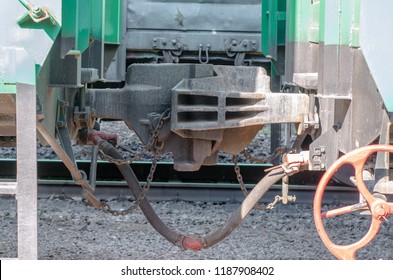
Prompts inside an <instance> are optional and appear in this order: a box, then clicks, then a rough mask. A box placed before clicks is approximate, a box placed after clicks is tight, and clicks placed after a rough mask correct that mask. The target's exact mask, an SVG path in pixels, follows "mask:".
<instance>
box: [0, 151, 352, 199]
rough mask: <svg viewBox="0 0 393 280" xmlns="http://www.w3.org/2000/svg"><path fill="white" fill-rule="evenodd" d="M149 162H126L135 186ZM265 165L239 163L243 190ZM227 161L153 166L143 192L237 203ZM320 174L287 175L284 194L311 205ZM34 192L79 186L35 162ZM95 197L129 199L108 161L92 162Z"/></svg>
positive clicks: (345, 191)
mask: <svg viewBox="0 0 393 280" xmlns="http://www.w3.org/2000/svg"><path fill="white" fill-rule="evenodd" d="M150 165H151V163H150V162H134V163H133V164H132V165H131V166H132V168H133V170H134V172H135V173H136V175H137V178H138V180H139V181H140V183H141V184H144V183H145V180H146V176H147V175H148V173H149V168H150ZM269 167H271V166H270V165H261V164H241V165H240V168H241V171H242V174H243V177H244V182H245V185H246V187H247V189H249V190H252V188H253V187H254V186H255V184H256V183H257V182H258V181H259V180H260V179H261V178H262V177H263V176H264V174H265V173H264V170H265V169H267V168H269ZM78 168H79V169H81V170H84V171H85V172H86V173H87V174H88V173H89V169H90V162H89V161H78ZM233 168H234V166H233V164H224V163H222V164H218V165H216V166H206V167H202V168H201V170H200V171H198V172H177V171H175V170H173V164H172V163H168V162H161V163H159V164H158V167H157V171H156V174H155V176H154V181H153V183H152V187H151V189H150V191H149V193H148V197H149V199H150V200H155V201H159V200H186V201H206V202H208V201H209V202H210V201H216V202H220V201H221V202H236V203H239V202H242V201H243V200H244V196H243V194H242V192H241V191H240V187H239V184H238V182H237V179H236V174H235V172H234V170H233ZM15 170H16V163H15V160H14V159H0V181H1V180H9V179H10V178H13V177H15ZM321 176H322V172H301V173H298V174H295V175H294V176H291V177H290V188H289V192H290V194H291V195H295V196H296V197H297V200H296V202H297V203H306V204H311V203H312V200H313V197H314V191H315V189H316V185H317V183H318V181H319V178H320V177H321ZM38 184H39V193H38V194H39V196H46V195H50V194H66V195H70V196H81V195H82V193H83V192H82V190H81V188H80V187H79V186H77V185H76V184H75V183H74V181H73V180H72V179H71V175H70V173H69V171H68V170H67V168H66V167H65V166H64V164H63V163H62V162H61V161H59V160H38ZM94 194H95V195H96V196H97V197H98V198H100V199H107V198H109V197H117V196H119V195H120V196H124V197H129V196H130V193H129V191H128V188H127V184H126V183H125V181H124V179H123V177H122V176H121V174H120V173H119V172H118V170H117V168H116V166H115V165H114V164H111V163H108V162H105V161H99V162H98V165H97V189H96V191H95V193H94ZM279 194H281V185H280V184H276V185H274V186H273V187H272V188H271V189H270V190H269V191H268V192H267V193H266V195H265V196H264V197H263V198H262V201H261V202H264V203H269V202H271V201H273V200H274V197H275V196H276V195H279ZM357 200H358V193H357V191H356V188H354V187H348V186H342V185H331V186H329V187H328V188H327V191H326V195H325V197H324V202H326V203H338V202H339V203H353V202H356V201H357Z"/></svg>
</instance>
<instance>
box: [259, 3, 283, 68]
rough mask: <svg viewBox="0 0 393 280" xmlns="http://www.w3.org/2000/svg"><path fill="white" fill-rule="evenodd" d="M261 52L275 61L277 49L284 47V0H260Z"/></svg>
mask: <svg viewBox="0 0 393 280" xmlns="http://www.w3.org/2000/svg"><path fill="white" fill-rule="evenodd" d="M261 20H262V44H261V46H262V52H263V54H264V55H265V56H270V57H272V58H273V59H275V60H277V47H278V46H283V45H285V25H286V0H262V18H261Z"/></svg>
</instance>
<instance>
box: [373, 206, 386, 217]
mask: <svg viewBox="0 0 393 280" xmlns="http://www.w3.org/2000/svg"><path fill="white" fill-rule="evenodd" d="M374 211H375V214H376V215H377V216H379V217H385V216H386V214H387V212H386V209H385V208H384V207H383V205H377V206H376V207H375V208H374Z"/></svg>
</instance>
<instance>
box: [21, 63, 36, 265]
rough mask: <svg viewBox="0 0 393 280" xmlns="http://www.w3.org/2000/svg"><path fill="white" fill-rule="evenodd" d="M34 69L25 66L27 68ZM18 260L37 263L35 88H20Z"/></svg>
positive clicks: (30, 86) (27, 86) (32, 86)
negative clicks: (35, 261)
mask: <svg viewBox="0 0 393 280" xmlns="http://www.w3.org/2000/svg"><path fill="white" fill-rule="evenodd" d="M29 66H30V67H34V65H26V67H29ZM16 91H17V92H16V111H17V118H16V127H17V133H16V134H17V135H16V139H17V155H16V156H17V177H16V180H17V182H18V187H17V193H16V199H17V200H18V206H17V218H18V258H19V259H30V260H32V259H37V256H38V255H37V223H38V220H37V144H36V140H37V136H36V106H35V104H36V94H35V87H34V85H26V84H19V83H18V84H17V89H16Z"/></svg>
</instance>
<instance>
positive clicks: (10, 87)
mask: <svg viewBox="0 0 393 280" xmlns="http://www.w3.org/2000/svg"><path fill="white" fill-rule="evenodd" d="M4 93H6V94H14V93H16V83H4V82H0V94H4Z"/></svg>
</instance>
